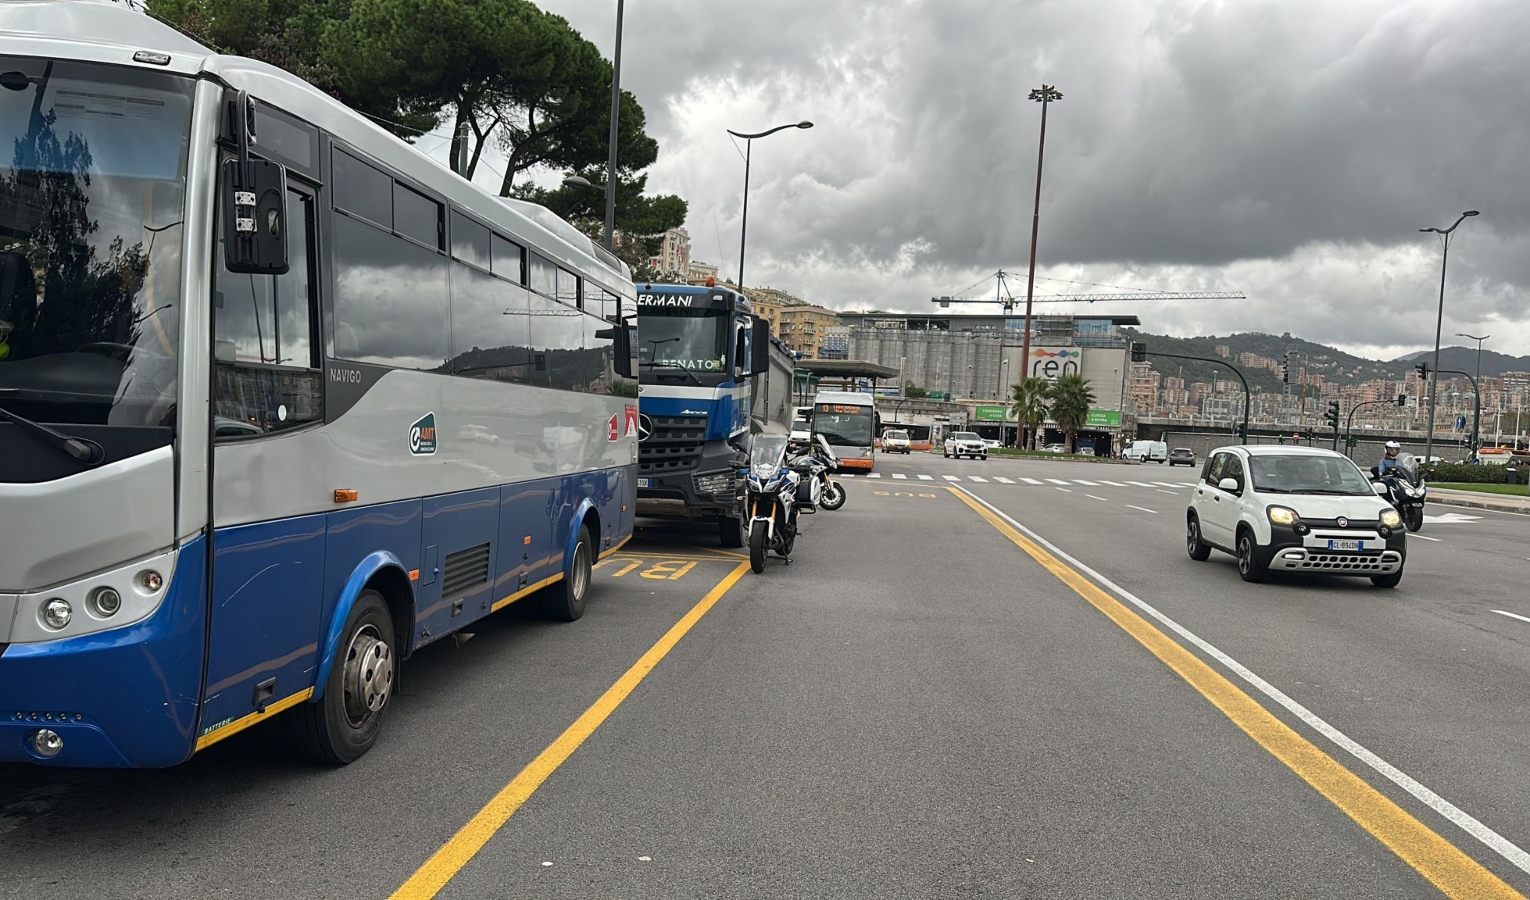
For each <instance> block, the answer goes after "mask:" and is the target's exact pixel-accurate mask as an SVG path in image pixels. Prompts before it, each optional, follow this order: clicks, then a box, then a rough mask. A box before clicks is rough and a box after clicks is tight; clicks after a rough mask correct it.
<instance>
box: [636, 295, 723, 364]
mask: <svg viewBox="0 0 1530 900" xmlns="http://www.w3.org/2000/svg"><path fill="white" fill-rule="evenodd" d="M638 362H639V364H640V365H641V366H642V368H643V370H644V371H645V373H646V372H647V371H648V370H650V369H656V370H657V369H676V368H679V369H685V370H686V371H689V372H699V373H715V374H722V373H725V372H727V371H728V314H727V313H726V312H724V311H723V310H695V309H682V308H677V309H662V308H661V309H654V310H644V311H643V312H641V313H640V314H639V315H638Z"/></svg>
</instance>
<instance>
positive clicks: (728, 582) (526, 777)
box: [390, 563, 749, 900]
mask: <svg viewBox="0 0 1530 900" xmlns="http://www.w3.org/2000/svg"><path fill="white" fill-rule="evenodd" d="M748 569H749V564H748V563H739V564H738V566H736V567H735V568H734V569H733V571H732V572H730V573H728V575H727V577H725V578H723V580H722V581H720V582H718V583H717V586H716V587H714V588H712V590H711V591H710V592H708V594H707V595H706V596H705V597H703V598H701V602H700V603H697V604H696V605H695V606H694V607H692V608H691V611H690V612H688V613H686V614H685V617H684V618H682V619H681V620H680V621H678V622H676V623H675V624H674V626H673V627H672V628H670V629H669V631H668V632H666V633H665V635H664V636H663V637H662V638H659V642H658V643H656V644H654V645H653V646H652V647H650V648H649V649H648V652H647V653H644V654H643V656H642V658H641V659H639V660H638V661H637V662H636V663H634V664H633V666H632V668H630V669H628V670H627V672H626V674H624V675H622V677H621V678H618V679H617V680H616V683H615V684H613V685H611V687H610V688H609V689H608V690H607V691H606V692H605V693H604V694H602V695H601V696H600V699H599V700H596V701H595V704H594V705H593V706H591V707H590V708H589V709H587V710H585V711H584V714H583V715H581V716H580V717H579V718H578V719H576V720H575V721H574V724H572V725H570V726H569V727H568V729H567V730H565V731H564V732H563V734H561V735H559V736H558V739H557V740H555V741H553V742H552V743H551V744H549V745H548V747H547V749H545V750H543V751H542V752H541V753H540V754H538V756H537V758H536V759H534V760H532V761H531V762H530V764H528V765H527V766H526V768H524V769H522V770H521V772H520V774H519V775H516V776H515V780H514V781H511V782H510V783H509V784H508V785H506V786H505V787H504V789H503V790H501V791H500V792H499V793H498V794H496V795H495V796H494V799H492V800H490V801H489V802H488V804H487V805H486V806H484V808H483V809H481V810H479V811H478V814H477V815H475V816H473V818H471V819H469V820H468V822H467V824H466V825H463V826H462V828H461V829H459V830H458V831H457V833H456V834H455V835H453V836H452V839H451V840H449V841H447V842H446V844H445V845H444V846H442V847H441V849H439V850H437V851H436V852H435V854H434V855H433V856H431V858H430V859H428V860H426V862H425V864H424V865H423V866H420V868H419V869H417V870H416V871H415V873H414V874H413V875H411V876H409V880H408V881H406V882H404V884H403V886H402V887H400V888H399V889H398V890H396V891H394V892H393V894H392V896H391V898H390V900H428V898H432V897H435V896H436V894H437V893H438V892H439V891H440V890H441V889H442V888H443V887H445V886H446V884H447V882H449V881H451V880H452V878H453V876H455V875H456V874H457V873H458V872H459V871H461V870H462V867H463V866H465V865H467V864H468V862H469V861H470V860H471V859H472V858H473V857H474V856H476V855H477V854H478V851H479V850H482V849H483V846H484V845H485V844H487V843H488V842H489V839H490V838H492V837H493V836H494V835H495V833H496V832H498V831H499V829H500V828H502V827H504V824H505V823H506V822H508V821H509V820H510V817H511V816H512V815H514V814H515V811H516V810H517V809H520V808H521V804H523V803H525V802H526V800H527V799H528V798H530V797H531V795H532V794H533V793H535V792H536V789H537V788H538V787H540V786H541V785H542V782H544V781H546V780H547V778H548V776H550V775H551V774H552V773H553V772H555V771H557V769H558V767H559V766H561V765H563V763H564V761H565V760H567V759H568V758H569V757H570V756H572V755H573V753H574V751H575V750H578V749H579V745H580V744H583V743H584V742H585V740H586V739H587V738H589V736H590V735H592V734H594V733H595V729H597V728H599V727H600V725H601V723H602V722H604V721H605V720H606V717H608V716H610V715H611V713H612V712H614V711H615V710H616V708H617V707H618V706H620V705H621V704H622V701H623V700H626V699H627V696H628V695H629V694H631V693H632V691H633V689H634V688H636V687H637V686H638V685H639V684H640V683H641V682H642V681H643V679H644V678H645V677H646V676H647V675H648V673H649V672H651V671H653V669H654V667H655V666H657V665H658V664H659V661H660V660H662V659H663V658H664V657H665V655H667V654H668V653H669V651H671V650H673V649H674V647H675V645H676V644H678V643H680V639H681V638H683V637H685V635H686V632H688V631H690V630H691V628H692V627H694V626H695V624H696V623H697V622H699V621H701V617H702V616H704V615H706V614H707V611H708V610H710V609H711V608H712V607H713V606H714V605H715V604H716V603H717V601H718V600H721V599H722V597H723V595H724V594H726V593H728V591H729V590H730V589H731V588H732V587H733V585H735V584H737V583H738V580H739V579H740V578H742V577H743V575H744V573H745V572H746V571H748Z"/></svg>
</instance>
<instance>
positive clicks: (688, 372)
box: [639, 359, 706, 387]
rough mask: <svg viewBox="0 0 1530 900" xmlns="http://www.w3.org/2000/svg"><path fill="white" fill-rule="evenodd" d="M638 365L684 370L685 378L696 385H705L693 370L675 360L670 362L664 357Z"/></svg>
mask: <svg viewBox="0 0 1530 900" xmlns="http://www.w3.org/2000/svg"><path fill="white" fill-rule="evenodd" d="M639 365H643V366H647V367H648V368H650V369H674V370H676V371H679V372H684V373H685V375H686V377H687V378H689V379H690V380H691V381H694V382H695V383H696V386H697V387H706V385H704V384H702V383H701V379H700V378H697V377H696V373H695V372H692V371H691V370H690V369H687V368H686V367H685V366H682V365H680V364H679V363H677V362H672V361H670V360H667V359H665V360H658V361H656V362H645V363H639Z"/></svg>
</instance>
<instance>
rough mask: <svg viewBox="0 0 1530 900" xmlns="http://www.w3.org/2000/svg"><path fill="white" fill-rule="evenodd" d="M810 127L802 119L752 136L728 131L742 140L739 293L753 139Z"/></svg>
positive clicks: (747, 221) (741, 285)
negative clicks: (791, 129)
mask: <svg viewBox="0 0 1530 900" xmlns="http://www.w3.org/2000/svg"><path fill="white" fill-rule="evenodd" d="M812 127H813V123H812V122H809V121H807V120H806V119H804V120H803V121H801V122H794V123H791V124H788V125H777V126H776V127H774V128H769V129H766V130H765V131H760V132H756V133H754V134H742V133H740V132H737V131H734V130H733V129H731V128H730V129H728V133H729V134H731V135H733V136H734V137H736V138H743V139H744V215H743V219H742V221H741V222H740V224H739V229H738V289H739V290H740V291H742V290H743V289H744V246H745V242H746V241H747V240H748V239H749V160H750V157H751V156H752V155H753V151H754V139H755V138H762V137H769V136H770V135H773V134H775V133H776V132H778V131H785V130H786V129H788V128H812Z"/></svg>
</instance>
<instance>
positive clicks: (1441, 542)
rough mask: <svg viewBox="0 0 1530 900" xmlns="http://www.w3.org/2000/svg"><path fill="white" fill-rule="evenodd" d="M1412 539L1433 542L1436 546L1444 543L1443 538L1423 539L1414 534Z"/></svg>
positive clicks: (1419, 535)
mask: <svg viewBox="0 0 1530 900" xmlns="http://www.w3.org/2000/svg"><path fill="white" fill-rule="evenodd" d="M1412 537H1415V538H1418V539H1419V540H1421V541H1434V542H1435V543H1436V544H1443V543H1445V541H1444V539H1443V538H1432V537H1424V536H1423V535H1421V534H1415V535H1412Z"/></svg>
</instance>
